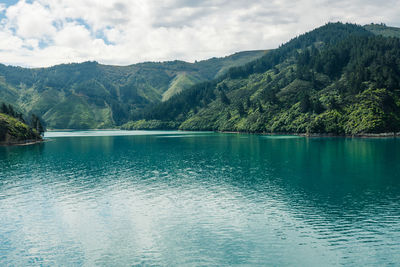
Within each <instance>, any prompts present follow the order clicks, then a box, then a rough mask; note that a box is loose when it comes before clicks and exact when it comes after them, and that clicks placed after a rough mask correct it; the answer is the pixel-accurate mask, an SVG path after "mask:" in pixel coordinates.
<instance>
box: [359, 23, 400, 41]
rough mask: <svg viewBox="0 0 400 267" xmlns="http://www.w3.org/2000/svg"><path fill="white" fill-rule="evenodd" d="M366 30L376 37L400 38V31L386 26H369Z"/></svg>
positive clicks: (366, 26)
mask: <svg viewBox="0 0 400 267" xmlns="http://www.w3.org/2000/svg"><path fill="white" fill-rule="evenodd" d="M364 28H365V29H366V30H368V31H370V32H372V33H373V34H375V35H382V36H385V37H397V38H400V29H399V28H395V27H388V26H386V25H385V24H374V23H372V24H368V25H365V26H364Z"/></svg>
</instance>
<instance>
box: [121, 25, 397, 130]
mask: <svg viewBox="0 0 400 267" xmlns="http://www.w3.org/2000/svg"><path fill="white" fill-rule="evenodd" d="M382 27H385V26H384V25H379V27H378V26H376V25H375V26H374V25H372V26H371V25H369V27H367V26H365V27H361V26H358V25H353V24H341V23H329V24H327V25H325V26H323V27H320V28H318V29H316V30H313V31H311V32H309V33H306V34H303V35H301V36H299V37H297V38H294V39H292V40H291V41H289V42H288V43H286V44H284V45H282V46H281V47H279V48H278V49H276V50H273V51H270V52H269V53H267V54H266V55H264V56H263V57H262V58H260V59H257V60H255V61H253V62H251V63H248V64H245V65H244V66H241V67H234V68H231V69H230V70H229V71H228V72H227V73H226V74H224V75H223V76H221V77H220V78H218V79H215V80H213V81H210V82H204V83H200V84H197V85H195V86H193V87H191V88H190V89H187V90H185V91H183V92H181V93H180V94H177V95H175V96H173V97H171V98H170V99H169V100H168V101H166V102H163V103H160V104H157V105H156V106H154V107H152V108H149V109H147V110H146V112H145V114H144V115H143V118H142V120H138V121H133V122H130V123H128V124H126V125H125V126H124V128H126V129H132V128H133V129H138V128H140V129H146V128H151V129H155V128H170V129H171V128H179V129H183V130H220V131H244V132H271V133H329V134H335V135H343V134H346V135H356V134H363V133H382V132H398V131H400V39H398V38H394V37H385V36H388V34H382V32H386V33H387V32H391V33H393V32H394V30H393V28H387V29H386V30H387V31H384V30H383V29H382ZM390 36H394V35H393V34H391V35H390Z"/></svg>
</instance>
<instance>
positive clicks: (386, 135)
mask: <svg viewBox="0 0 400 267" xmlns="http://www.w3.org/2000/svg"><path fill="white" fill-rule="evenodd" d="M113 130H122V129H120V128H114V129H110V128H108V129H51V130H48V131H47V132H57V131H61V132H62V131H113ZM123 131H183V132H215V133H229V134H254V135H293V136H302V137H310V138H320V137H338V138H389V137H400V132H389V133H363V134H354V135H348V134H343V135H338V134H330V133H285V132H279V133H267V132H260V133H257V132H241V131H218V130H180V129H135V130H133V129H132V130H123ZM39 142H43V141H39Z"/></svg>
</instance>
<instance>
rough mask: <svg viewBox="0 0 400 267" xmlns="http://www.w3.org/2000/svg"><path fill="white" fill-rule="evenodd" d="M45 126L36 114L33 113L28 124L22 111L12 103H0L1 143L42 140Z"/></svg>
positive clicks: (12, 143)
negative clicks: (16, 108)
mask: <svg viewBox="0 0 400 267" xmlns="http://www.w3.org/2000/svg"><path fill="white" fill-rule="evenodd" d="M44 130H45V129H44V127H43V125H42V123H41V122H40V119H39V118H38V117H37V116H36V115H32V116H31V119H30V125H28V124H27V123H26V122H25V120H24V118H23V115H22V113H19V112H17V111H15V109H14V108H13V107H12V106H11V105H6V104H4V103H3V104H1V105H0V145H15V144H23V143H26V142H37V141H42V136H41V135H42V133H43V132H44Z"/></svg>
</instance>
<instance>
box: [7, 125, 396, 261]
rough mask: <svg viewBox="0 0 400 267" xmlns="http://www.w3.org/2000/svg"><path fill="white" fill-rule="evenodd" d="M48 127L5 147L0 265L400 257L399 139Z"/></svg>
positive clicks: (346, 259) (342, 259) (381, 259)
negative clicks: (35, 138) (43, 136)
mask: <svg viewBox="0 0 400 267" xmlns="http://www.w3.org/2000/svg"><path fill="white" fill-rule="evenodd" d="M47 137H49V138H50V139H51V141H48V142H45V143H42V144H37V145H32V146H19V147H0V266H10V265H15V266H37V265H42V266H80V265H85V266H93V265H100V266H131V265H169V266H176V265H190V266H193V265H194V266H198V265H206V266H224V265H233V264H241V265H257V266H260V265H274V266H279V265H296V266H335V265H347V266H371V265H376V266H388V265H397V266H398V265H400V139H396V138H386V139H351V138H303V137H294V136H258V135H244V134H218V133H189V132H144V131H143V132H141V131H138V132H125V131H88V132H51V133H47Z"/></svg>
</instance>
